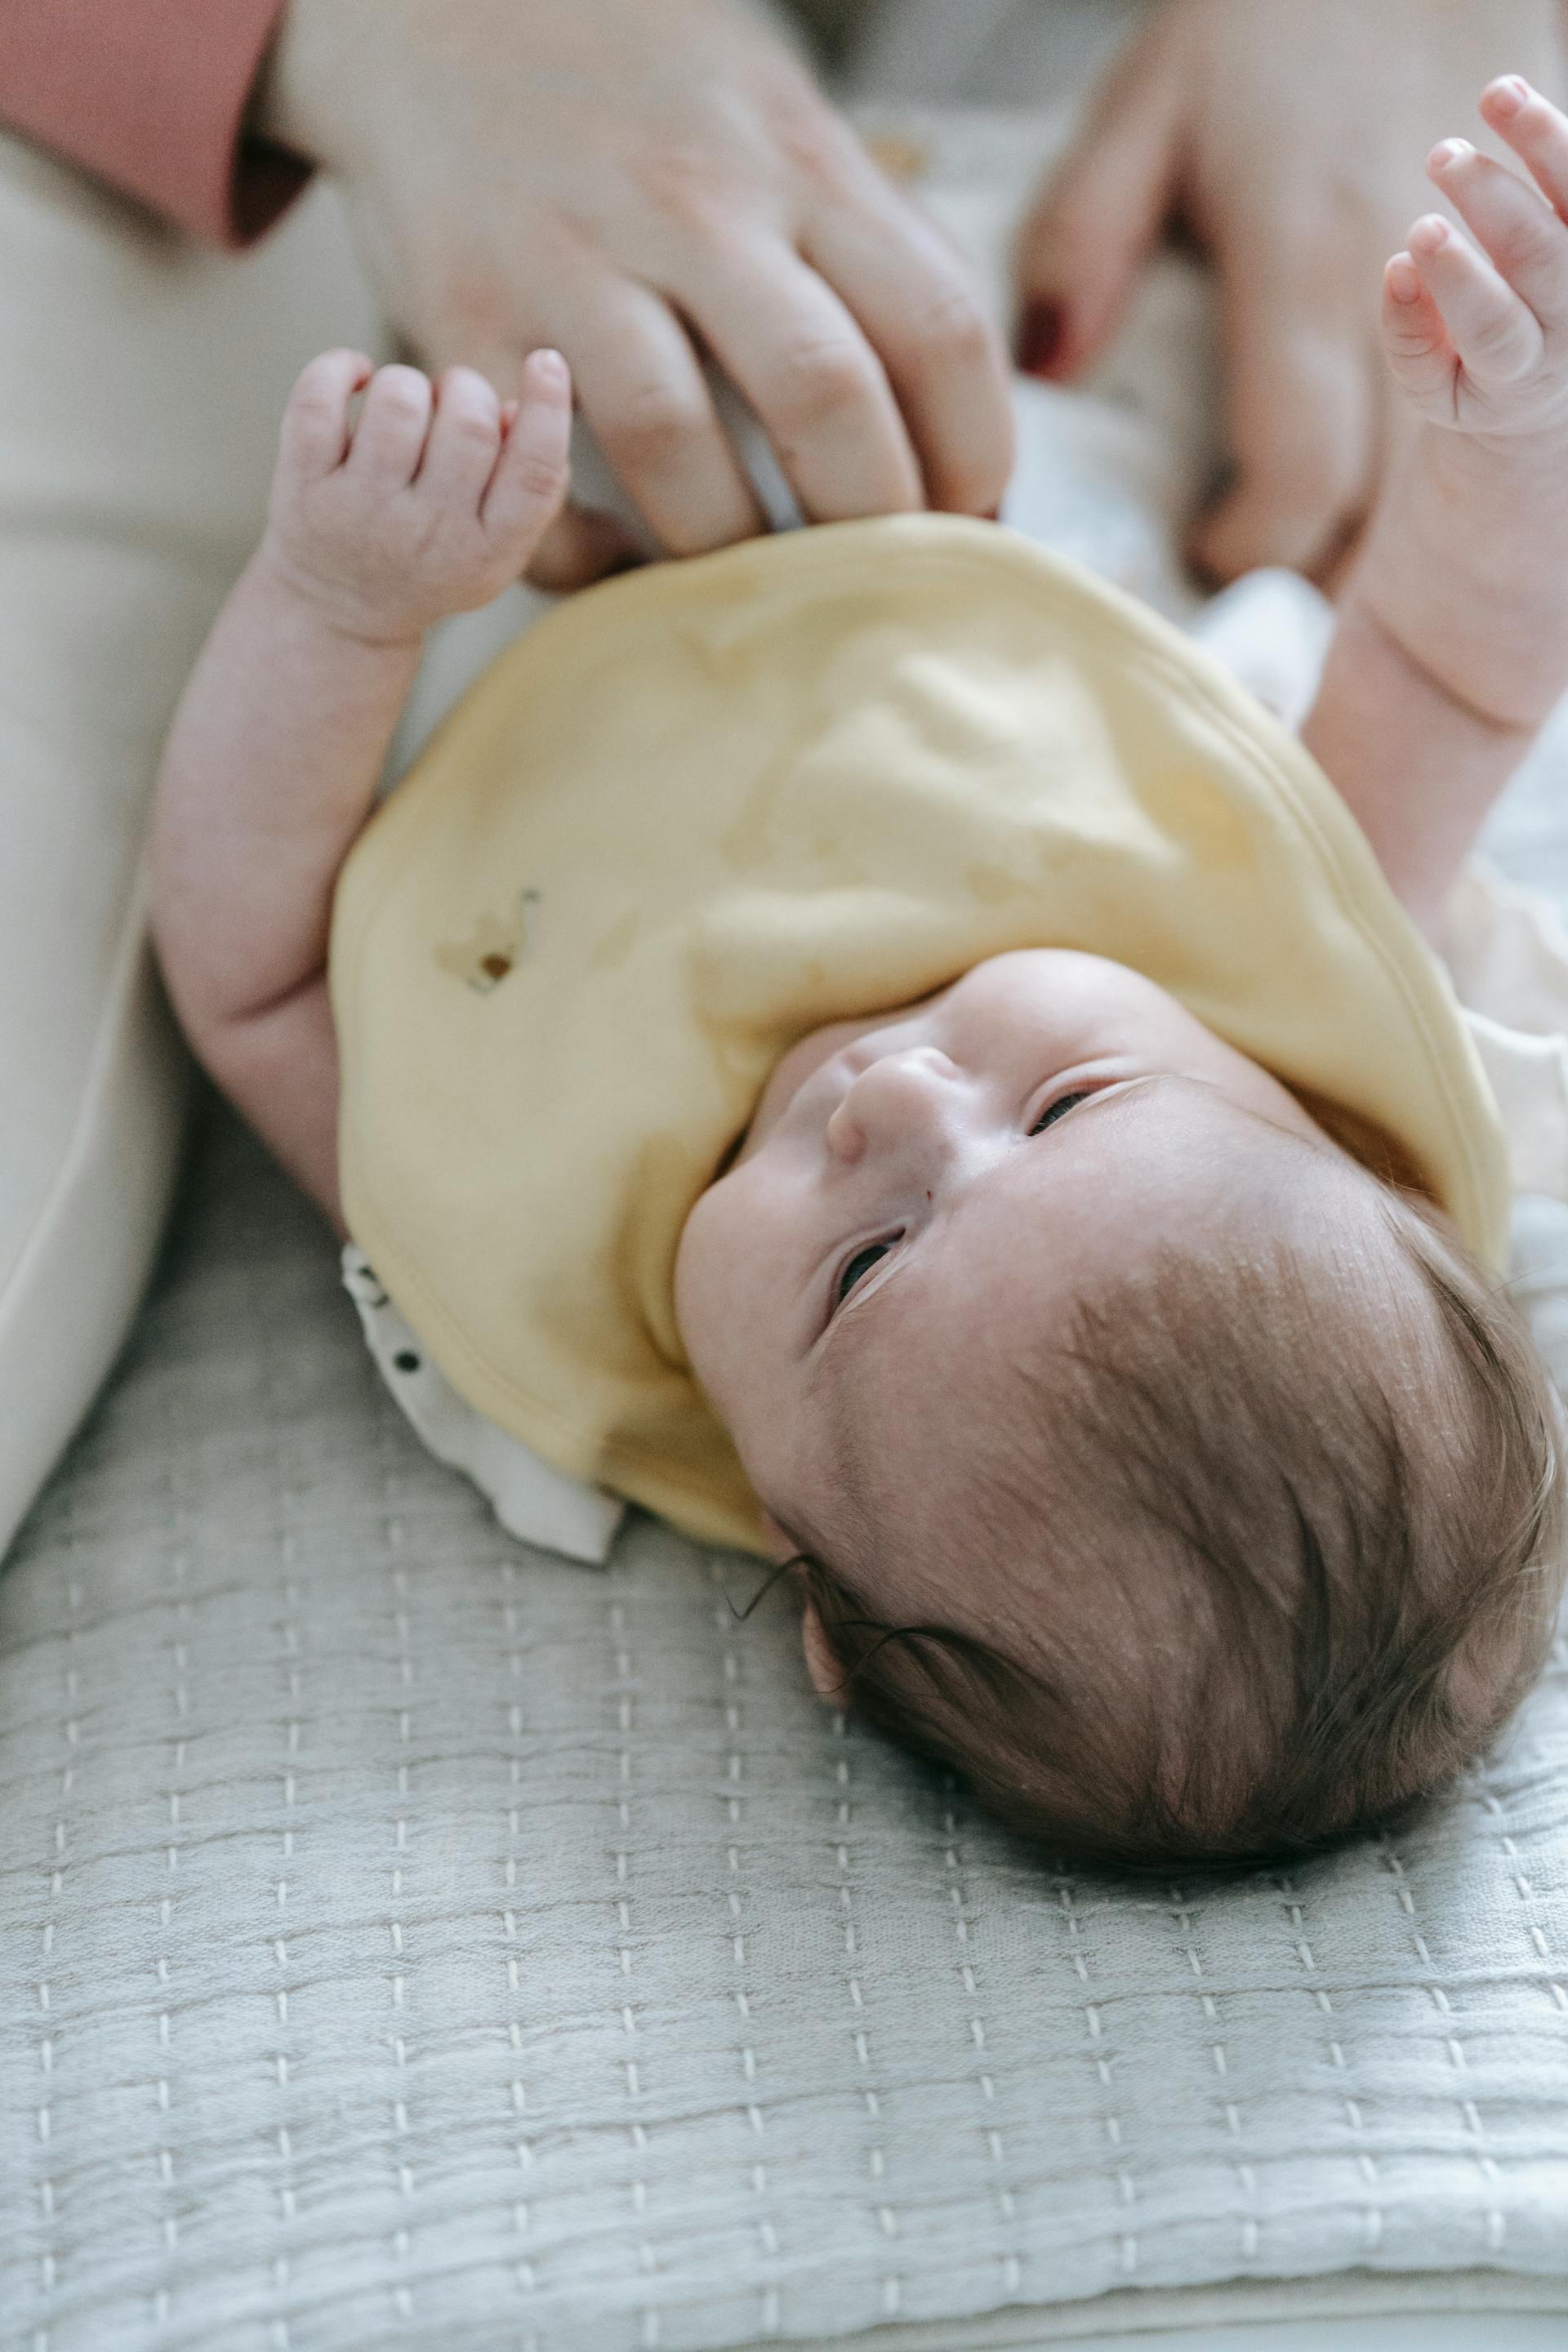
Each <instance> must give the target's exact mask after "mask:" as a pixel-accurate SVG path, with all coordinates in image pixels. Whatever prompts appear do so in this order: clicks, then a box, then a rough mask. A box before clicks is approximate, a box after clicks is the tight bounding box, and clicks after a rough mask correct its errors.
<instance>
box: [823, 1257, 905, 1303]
mask: <svg viewBox="0 0 1568 2352" xmlns="http://www.w3.org/2000/svg"><path fill="white" fill-rule="evenodd" d="M892 1246H893V1244H892V1243H891V1242H872V1243H871V1244H869V1245H868V1247H867V1248H865V1249H863V1250H857V1251H856V1253H855V1255H854V1256H853V1257H852V1258H851V1259H850V1261H849V1263H848V1265H847V1266H846V1267H845V1269H844V1271H843V1273H842V1274H841V1275H840V1276H839V1277H838V1287H837V1290H835V1292H834V1294H833V1304H834V1305H835V1307H842V1306H843V1304H844V1301H845V1300H846V1299H847V1297H848V1296H849V1294H850V1292H851V1291H852V1290H853V1289H854V1287H855V1286H856V1284H857V1283H858V1282H863V1281H864V1280H865V1278H866V1276H867V1275H868V1274H869V1273H870V1271H871V1268H872V1267H873V1266H874V1265H877V1264H878V1262H879V1260H880V1259H882V1258H885V1257H886V1256H887V1255H888V1252H889V1250H890V1249H891V1248H892Z"/></svg>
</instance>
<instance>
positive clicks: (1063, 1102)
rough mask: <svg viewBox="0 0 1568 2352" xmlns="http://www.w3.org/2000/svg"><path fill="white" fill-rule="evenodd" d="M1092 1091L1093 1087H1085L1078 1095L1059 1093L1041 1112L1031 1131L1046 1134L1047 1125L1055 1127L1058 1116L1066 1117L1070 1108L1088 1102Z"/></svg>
mask: <svg viewBox="0 0 1568 2352" xmlns="http://www.w3.org/2000/svg"><path fill="white" fill-rule="evenodd" d="M1092 1091H1093V1089H1092V1088H1090V1087H1080V1088H1079V1092H1078V1093H1077V1094H1076V1095H1058V1097H1057V1098H1056V1100H1055V1102H1054V1103H1051V1104H1050V1105H1049V1106H1048V1107H1047V1108H1046V1109H1045V1110H1043V1111H1042V1112H1041V1113H1040V1116H1039V1117H1038V1118H1037V1120H1036V1121H1035V1124H1034V1125H1033V1127H1032V1128H1031V1129H1029V1133H1030V1134H1031V1135H1044V1133H1045V1131H1046V1129H1047V1127H1054V1126H1055V1124H1056V1122H1057V1120H1058V1118H1065V1117H1066V1115H1067V1113H1068V1111H1069V1110H1076V1109H1077V1108H1078V1106H1079V1103H1081V1102H1087V1101H1088V1100H1089V1095H1090V1093H1091V1092H1092Z"/></svg>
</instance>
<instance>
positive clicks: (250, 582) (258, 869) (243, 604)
mask: <svg viewBox="0 0 1568 2352" xmlns="http://www.w3.org/2000/svg"><path fill="white" fill-rule="evenodd" d="M366 383H368V384H369V389H368V390H367V391H366V392H365V398H364V406H363V411H362V413H361V415H360V417H359V420H358V422H357V424H356V425H353V430H352V432H351V429H350V422H349V418H350V403H351V401H352V399H353V395H354V394H355V393H356V392H358V391H359V390H360V389H361V388H362V387H363V386H364V385H365V384H366ZM570 423H571V386H570V381H569V379H568V376H567V373H566V369H565V366H564V364H563V362H562V361H561V360H560V359H559V358H558V357H557V355H556V354H555V353H553V352H536V353H534V355H533V356H532V358H531V360H530V361H529V362H528V364H527V367H526V368H525V370H524V373H523V393H522V399H521V405H519V404H510V405H509V406H508V407H507V408H505V409H503V408H502V407H501V405H500V403H499V402H498V400H497V398H496V395H495V394H494V392H493V391H492V390H491V388H490V386H489V384H488V383H485V382H484V380H483V379H482V378H481V377H479V376H477V375H475V374H473V373H471V372H470V371H468V370H466V369H452V370H449V371H448V372H447V374H445V375H444V376H442V378H441V379H440V381H439V383H437V385H435V386H432V385H431V384H430V383H428V382H427V381H426V378H425V377H424V376H422V375H420V374H419V373H417V372H416V370H414V369H412V368H403V367H394V368H384V369H382V370H381V372H380V373H379V374H377V375H376V376H375V377H374V380H372V379H371V370H370V363H369V362H368V361H367V360H365V359H364V358H363V356H362V355H361V354H359V353H358V352H328V353H327V354H326V355H325V356H324V357H323V358H321V359H319V360H316V361H313V362H311V364H310V367H308V368H307V369H306V371H305V373H304V374H303V375H302V376H301V378H300V383H298V385H297V386H296V387H295V391H294V394H293V396H292V398H291V399H290V401H289V409H288V413H287V415H286V416H285V418H284V423H283V433H282V446H281V450H280V454H279V463H278V473H277V478H276V480H275V482H274V486H273V493H272V507H271V513H270V517H269V520H268V529H267V534H266V537H265V539H264V540H263V542H262V545H261V547H260V548H259V549H258V551H257V553H256V555H255V556H254V557H253V558H252V559H251V562H250V563H249V565H248V566H247V569H246V572H245V573H244V574H243V576H242V577H241V579H240V581H239V583H238V584H237V587H236V588H235V590H234V593H233V594H232V595H231V596H230V598H229V600H228V602H227V604H226V605H225V607H224V609H223V612H222V613H221V614H220V615H219V617H218V620H217V623H216V626H215V627H214V629H213V632H212V635H210V636H209V638H208V639H207V643H206V645H205V648H204V650H203V653H202V656H201V658H200V660H199V661H198V663H197V665H196V668H195V672H194V674H193V676H192V678H191V682H190V684H189V686H188V687H187V688H186V690H185V694H184V699H183V701H182V703H181V705H180V709H179V711H178V713H177V715H176V718H175V721H174V730H173V732H172V734H171V736H170V739H169V744H168V749H167V751H166V752H165V754H164V760H163V771H162V773H161V775H160V778H159V782H158V790H157V796H156V800H155V803H154V809H153V928H154V934H155V937H156V940H157V945H158V952H159V956H160V959H161V961H162V963H163V971H164V975H165V978H166V980H167V982H168V986H169V992H170V995H171V997H172V999H173V1001H174V1009H175V1011H176V1013H178V1014H179V1017H180V1020H181V1023H182V1024H183V1026H184V1030H185V1034H186V1035H187V1036H188V1037H189V1038H190V1040H191V1044H192V1045H193V1046H194V1048H195V1052H196V1054H197V1055H198V1057H199V1058H200V1060H201V1061H202V1062H203V1064H204V1065H205V1067H206V1068H207V1069H208V1070H210V1071H211V1073H212V1075H213V1076H214V1077H215V1078H216V1080H217V1082H218V1084H219V1085H220V1086H221V1087H223V1088H224V1090H225V1092H226V1094H228V1095H229V1096H230V1097H232V1098H233V1099H234V1101H235V1102H236V1103H237V1105H238V1106H239V1108H240V1109H241V1110H242V1111H243V1112H244V1113H245V1115H246V1117H247V1118H248V1119H249V1120H250V1122H251V1124H252V1125H253V1126H254V1127H255V1128H256V1129H258V1132H259V1133H260V1134H261V1135H262V1136H263V1137H264V1139H266V1140H267V1142H268V1144H270V1145H271V1147H272V1149H273V1150H275V1151H276V1152H277V1154H278V1156H279V1159H280V1160H282V1161H283V1163H284V1165H285V1166H286V1167H288V1168H289V1171H291V1173H292V1174H294V1175H295V1176H296V1177H297V1178H298V1179H299V1181H300V1183H301V1184H303V1186H304V1187H305V1189H306V1190H307V1192H310V1194H311V1196H312V1198H314V1199H315V1200H316V1201H318V1202H320V1203H321V1206H322V1207H323V1208H324V1209H325V1210H326V1212H327V1213H328V1214H329V1215H330V1216H331V1217H332V1218H333V1219H334V1221H340V1220H339V1209H338V1196H337V1169H336V1137H337V1083H338V1073H337V1055H336V1047H335V1044H334V1040H333V1034H332V1023H331V1007H330V1005H329V1003H328V997H327V978H326V965H327V941H328V931H329V926H330V922H331V902H332V892H333V889H334V887H335V885H336V881H337V877H338V872H339V869H340V867H341V866H342V861H343V859H344V857H345V856H347V854H348V851H349V849H350V847H351V845H352V844H353V840H354V838H355V836H356V835H357V834H358V833H359V831H360V828H361V827H362V825H363V824H364V821H365V818H366V816H367V815H368V814H369V812H370V809H371V806H372V803H373V801H374V795H375V790H376V786H377V784H378V782H379V781H380V777H381V772H382V767H383V763H384V761H385V758H386V753H387V749H388V746H389V745H390V743H391V740H392V736H393V731H394V730H395V727H396V724H397V720H398V717H399V714H400V713H401V711H402V709H403V705H404V703H405V699H406V698H407V694H408V689H409V688H410V686H411V684H412V683H413V678H414V673H415V671H416V668H417V667H418V662H419V656H420V652H421V649H422V646H423V643H424V637H425V633H426V630H427V629H428V628H429V627H430V625H432V623H434V622H435V621H437V620H438V619H441V618H442V617H444V615H446V614H448V613H455V612H462V611H467V610H470V609H472V608H473V607H475V606H477V605H479V604H488V603H489V602H490V600H491V599H492V598H493V597H495V596H497V595H499V594H500V591H501V590H502V589H503V588H504V587H506V586H507V585H508V584H509V583H510V582H511V581H512V580H514V579H515V578H516V577H517V575H518V573H519V572H521V569H522V568H523V566H524V564H525V563H526V562H527V561H528V559H529V556H530V555H531V552H532V551H533V548H534V547H535V546H536V545H537V543H538V540H539V537H540V535H541V533H542V531H543V530H545V529H546V528H547V527H548V525H549V522H550V521H551V520H552V516H553V515H554V513H555V512H556V510H557V509H558V507H559V505H560V502H561V499H562V496H563V490H564V487H565V478H566V445H567V438H568V435H569V430H570Z"/></svg>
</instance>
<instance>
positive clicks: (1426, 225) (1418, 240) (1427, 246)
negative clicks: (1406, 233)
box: [1410, 213, 1449, 253]
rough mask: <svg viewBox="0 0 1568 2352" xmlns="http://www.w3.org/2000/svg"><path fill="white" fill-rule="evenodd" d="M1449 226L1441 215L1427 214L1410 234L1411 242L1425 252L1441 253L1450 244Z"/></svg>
mask: <svg viewBox="0 0 1568 2352" xmlns="http://www.w3.org/2000/svg"><path fill="white" fill-rule="evenodd" d="M1448 235H1449V231H1448V224H1447V221H1446V220H1445V219H1444V218H1443V215H1442V214H1441V213H1426V214H1425V215H1423V216H1422V218H1421V219H1420V220H1418V221H1417V222H1416V224H1415V227H1414V228H1413V229H1412V230H1411V232H1410V242H1411V244H1412V245H1413V246H1416V245H1418V246H1420V247H1421V248H1422V250H1423V252H1426V253H1441V252H1442V250H1443V247H1445V246H1446V245H1447V242H1448Z"/></svg>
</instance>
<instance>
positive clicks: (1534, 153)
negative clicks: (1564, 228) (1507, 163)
mask: <svg viewBox="0 0 1568 2352" xmlns="http://www.w3.org/2000/svg"><path fill="white" fill-rule="evenodd" d="M1481 112H1482V114H1483V115H1484V116H1485V117H1486V120H1487V121H1488V122H1489V124H1490V125H1491V128H1492V129H1493V130H1494V131H1496V132H1497V134H1498V136H1499V138H1500V139H1506V140H1507V142H1508V143H1509V145H1510V147H1511V148H1512V149H1513V152H1514V153H1515V154H1516V155H1517V156H1518V157H1519V159H1520V162H1521V163H1524V164H1526V165H1527V166H1528V167H1529V170H1530V173H1531V176H1532V178H1533V179H1534V181H1535V184H1536V186H1537V187H1538V188H1539V189H1540V190H1541V193H1542V195H1543V196H1544V197H1545V198H1546V200H1547V202H1548V204H1550V205H1552V208H1553V209H1554V210H1555V211H1556V213H1557V214H1558V215H1559V216H1560V217H1561V218H1562V219H1563V221H1568V117H1565V116H1564V115H1563V114H1562V113H1561V111H1560V110H1558V109H1557V108H1556V107H1555V106H1553V105H1552V101H1551V100H1550V99H1546V98H1542V95H1541V92H1540V91H1539V90H1538V89H1531V86H1530V84H1529V83H1528V82H1527V81H1526V80H1525V79H1524V77H1523V75H1522V74H1504V75H1503V76H1502V77H1501V79H1500V80H1498V81H1494V82H1492V83H1490V84H1489V86H1488V87H1487V89H1484V90H1483V91H1482V92H1481Z"/></svg>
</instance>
